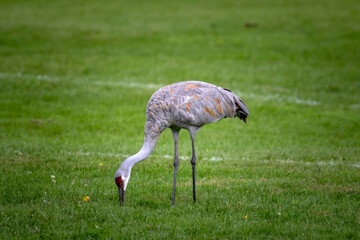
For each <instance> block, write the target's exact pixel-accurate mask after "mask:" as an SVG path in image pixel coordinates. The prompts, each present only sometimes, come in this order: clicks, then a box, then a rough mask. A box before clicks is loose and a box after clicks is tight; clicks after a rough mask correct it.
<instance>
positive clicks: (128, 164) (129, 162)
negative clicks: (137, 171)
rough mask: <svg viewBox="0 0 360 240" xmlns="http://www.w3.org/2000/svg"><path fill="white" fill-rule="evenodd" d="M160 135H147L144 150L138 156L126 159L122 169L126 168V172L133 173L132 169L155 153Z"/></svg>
mask: <svg viewBox="0 0 360 240" xmlns="http://www.w3.org/2000/svg"><path fill="white" fill-rule="evenodd" d="M159 135H160V134H159ZM159 135H155V136H154V135H151V136H149V135H145V138H144V144H143V146H142V148H141V149H140V150H139V151H138V152H137V153H136V154H134V155H132V156H130V157H128V158H127V159H125V160H124V161H123V162H122V164H121V166H120V168H125V169H126V170H130V171H131V169H132V167H133V166H134V165H135V164H136V163H138V162H140V161H142V160H144V159H146V158H147V157H148V156H149V155H150V154H151V153H152V152H153V151H154V149H155V146H156V143H157V140H158V138H159Z"/></svg>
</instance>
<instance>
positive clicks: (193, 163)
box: [189, 128, 199, 202]
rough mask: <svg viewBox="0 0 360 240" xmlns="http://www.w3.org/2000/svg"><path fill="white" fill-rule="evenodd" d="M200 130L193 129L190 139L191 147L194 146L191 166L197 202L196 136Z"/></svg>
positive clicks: (194, 195)
mask: <svg viewBox="0 0 360 240" xmlns="http://www.w3.org/2000/svg"><path fill="white" fill-rule="evenodd" d="M198 130H199V129H198V128H191V129H189V133H190V137H191V145H192V158H191V165H192V177H193V199H194V202H196V184H195V170H196V159H197V157H196V152H195V135H196V132H197V131H198Z"/></svg>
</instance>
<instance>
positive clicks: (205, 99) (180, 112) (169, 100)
mask: <svg viewBox="0 0 360 240" xmlns="http://www.w3.org/2000/svg"><path fill="white" fill-rule="evenodd" d="M248 115H249V110H248V109H247V107H246V105H245V103H244V102H243V101H242V100H241V99H240V98H239V97H238V96H236V95H235V94H233V93H232V92H231V91H230V90H228V89H226V88H221V87H217V86H215V85H212V84H209V83H205V82H198V81H186V82H179V83H174V84H171V85H169V86H166V87H163V88H160V89H159V90H158V91H156V92H155V93H154V94H153V95H152V96H151V98H150V100H149V102H148V104H147V107H146V124H145V137H144V145H143V146H142V148H141V149H140V151H139V152H138V153H136V154H135V155H133V156H131V157H129V158H127V159H125V160H124V161H123V162H122V164H121V165H120V167H119V169H118V170H117V171H116V173H115V183H116V185H117V186H118V189H119V198H120V206H121V205H123V203H124V201H125V191H126V187H127V185H128V182H129V179H130V173H131V169H132V167H133V166H134V165H135V164H136V163H138V162H140V161H142V160H144V159H145V158H147V157H148V156H149V155H150V154H151V153H152V151H153V150H154V148H155V146H156V142H157V140H158V138H159V136H160V134H161V132H162V131H164V130H165V129H166V128H170V129H171V130H172V134H173V138H174V143H175V160H174V182H173V195H172V205H174V201H175V189H176V176H177V170H178V167H179V155H178V139H179V132H180V130H181V129H182V128H185V129H187V130H188V131H189V133H190V138H191V142H192V158H191V164H192V177H193V199H194V202H196V191H195V166H196V153H195V135H196V132H197V131H198V130H199V129H200V128H201V127H202V126H203V125H205V124H208V123H213V122H217V121H219V120H221V119H223V118H227V117H230V118H234V117H238V118H240V119H241V120H243V121H244V122H245V123H246V118H247V116H248Z"/></svg>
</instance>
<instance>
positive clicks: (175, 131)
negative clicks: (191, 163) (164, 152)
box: [171, 128, 180, 206]
mask: <svg viewBox="0 0 360 240" xmlns="http://www.w3.org/2000/svg"><path fill="white" fill-rule="evenodd" d="M171 130H172V133H173V138H174V145H175V159H174V183H173V195H172V205H173V206H174V202H175V191H176V176H177V170H178V168H179V151H178V140H179V133H180V130H179V129H173V128H172V129H171Z"/></svg>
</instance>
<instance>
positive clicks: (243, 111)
mask: <svg viewBox="0 0 360 240" xmlns="http://www.w3.org/2000/svg"><path fill="white" fill-rule="evenodd" d="M222 90H225V91H223V92H222V93H223V94H224V95H226V96H227V97H228V98H230V100H231V102H233V104H234V105H235V113H236V116H237V117H239V118H240V119H241V120H243V121H244V123H246V119H247V116H248V115H249V114H250V112H249V109H248V108H247V106H246V104H245V103H244V102H243V100H241V98H240V97H238V96H237V95H236V94H234V93H233V92H231V91H230V90H229V89H226V88H223V89H222Z"/></svg>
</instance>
